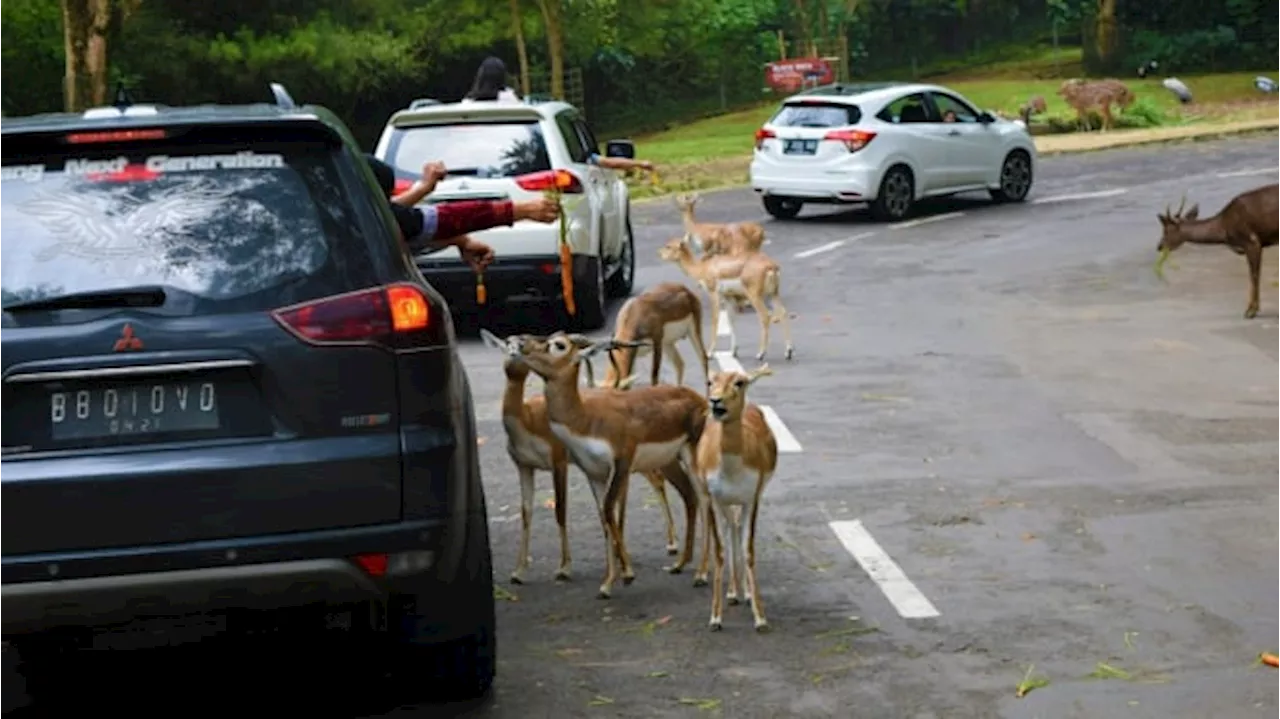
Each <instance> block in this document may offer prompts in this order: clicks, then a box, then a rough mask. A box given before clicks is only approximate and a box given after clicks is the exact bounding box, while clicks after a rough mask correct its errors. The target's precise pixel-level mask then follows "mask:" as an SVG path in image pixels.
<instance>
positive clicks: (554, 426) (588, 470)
mask: <svg viewBox="0 0 1280 719" xmlns="http://www.w3.org/2000/svg"><path fill="white" fill-rule="evenodd" d="M551 433H552V434H554V435H555V436H556V439H558V440H560V442H561V443H562V444H564V448H565V450H566V451H567V452H568V453H569V459H571V460H573V463H574V464H576V465H578V468H579V469H581V470H582V471H583V473H585V474H586V475H587V477H589V478H590V479H592V480H595V481H603V480H606V479H608V478H609V477H610V476H612V474H613V447H612V446H611V445H610V444H609V443H608V442H606V441H604V440H603V439H597V438H595V437H582V436H579V435H576V434H574V433H573V432H571V431H570V430H569V428H568V427H566V426H565V425H563V424H559V423H558V422H552V423H551Z"/></svg>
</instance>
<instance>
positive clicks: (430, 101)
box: [409, 97, 443, 110]
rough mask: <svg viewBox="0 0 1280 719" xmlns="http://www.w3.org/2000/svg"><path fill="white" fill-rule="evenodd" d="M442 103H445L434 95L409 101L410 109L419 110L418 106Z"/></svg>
mask: <svg viewBox="0 0 1280 719" xmlns="http://www.w3.org/2000/svg"><path fill="white" fill-rule="evenodd" d="M441 104H443V103H441V102H440V101H439V100H437V99H435V98H434V97H420V98H418V99H417V100H414V101H413V102H411V103H409V109H410V110H417V109H418V108H422V107H431V106H432V105H441Z"/></svg>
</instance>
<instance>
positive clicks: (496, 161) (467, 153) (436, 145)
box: [386, 122, 551, 177]
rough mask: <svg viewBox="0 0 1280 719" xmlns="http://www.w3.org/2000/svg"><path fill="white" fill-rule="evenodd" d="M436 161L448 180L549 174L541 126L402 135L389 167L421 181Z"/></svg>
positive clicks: (412, 130) (418, 130)
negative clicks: (426, 166)
mask: <svg viewBox="0 0 1280 719" xmlns="http://www.w3.org/2000/svg"><path fill="white" fill-rule="evenodd" d="M433 160H437V161H440V162H443V163H444V166H445V167H446V168H447V169H448V170H449V174H461V175H476V176H478V177H515V176H517V175H527V174H529V173H531V172H542V171H544V170H550V169H551V160H550V158H548V157H547V146H546V143H545V142H544V141H543V138H542V128H541V127H540V126H539V125H538V123H537V122H493V123H466V124H456V125H426V126H420V127H409V128H404V129H398V130H396V131H395V134H394V135H393V136H392V138H391V143H390V145H389V146H388V148H387V158H386V162H387V163H388V164H390V165H391V166H393V167H394V168H395V169H396V173H397V174H399V175H405V176H410V177H417V176H419V175H421V174H422V166H423V165H424V164H426V163H428V162H431V161H433Z"/></svg>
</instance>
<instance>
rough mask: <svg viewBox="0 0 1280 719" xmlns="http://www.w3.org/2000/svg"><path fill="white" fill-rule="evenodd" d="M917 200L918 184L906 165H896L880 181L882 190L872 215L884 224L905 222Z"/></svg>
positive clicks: (878, 194)
mask: <svg viewBox="0 0 1280 719" xmlns="http://www.w3.org/2000/svg"><path fill="white" fill-rule="evenodd" d="M915 199H916V182H915V178H913V177H912V176H911V170H910V169H909V168H908V167H907V166H906V165H894V166H893V167H890V168H889V170H888V171H887V172H885V173H884V178H883V179H881V180H880V190H879V192H877V193H876V199H875V201H874V202H872V203H871V215H872V217H875V218H876V219H877V220H881V221H884V222H896V221H898V220H904V219H906V218H907V216H908V215H910V214H911V210H912V208H913V206H914V205H915Z"/></svg>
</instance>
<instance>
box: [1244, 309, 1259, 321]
mask: <svg viewBox="0 0 1280 719" xmlns="http://www.w3.org/2000/svg"><path fill="white" fill-rule="evenodd" d="M1257 316H1258V308H1257V307H1250V308H1249V309H1247V310H1245V311H1244V318H1245V319H1246V320H1251V319H1253V318H1254V317H1257Z"/></svg>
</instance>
